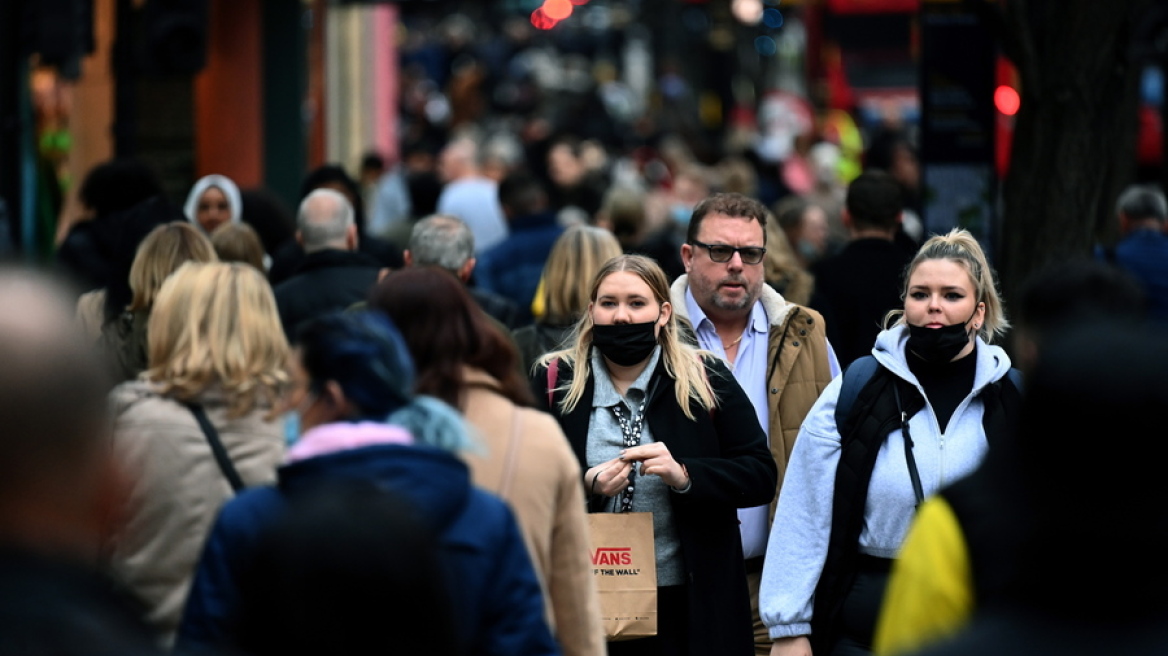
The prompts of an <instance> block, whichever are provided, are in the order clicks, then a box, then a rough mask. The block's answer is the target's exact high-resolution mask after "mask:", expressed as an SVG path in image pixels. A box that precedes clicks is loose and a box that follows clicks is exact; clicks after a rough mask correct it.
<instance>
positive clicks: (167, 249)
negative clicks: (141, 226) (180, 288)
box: [126, 221, 219, 312]
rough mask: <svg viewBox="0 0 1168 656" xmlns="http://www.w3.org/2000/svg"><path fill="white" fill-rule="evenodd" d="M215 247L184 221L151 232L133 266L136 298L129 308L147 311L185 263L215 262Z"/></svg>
mask: <svg viewBox="0 0 1168 656" xmlns="http://www.w3.org/2000/svg"><path fill="white" fill-rule="evenodd" d="M218 259H219V258H218V257H217V256H216V255H215V248H214V247H213V246H212V245H211V241H210V240H208V239H207V237H206V235H204V234H203V233H202V231H200V230H199V229H198V228H196V227H195V226H193V225H191V224H190V223H186V222H184V221H174V222H173V223H167V224H164V225H160V226H158V227H157V228H155V229H153V230H151V231H150V234H148V235H146V238H145V239H143V240H142V243H141V244H139V245H138V251H137V253H136V254H135V255H134V263H133V264H132V265H130V291H131V292H132V293H133V298H132V299H131V300H130V305H129V306H128V307H127V308H126V309H127V310H130V311H131V312H133V311H135V310H143V311H148V310H150V308H151V307H152V306H153V305H154V299H155V297H156V296H158V290H159V289H160V288H161V287H162V283H163V282H164V281H165V280H166V278H167V277H168V276H170V274H172V273H174V272H175V271H176V270H177V269H178V268H179V267H180V266H182V265H183V264H184V263H186V262H215V261H216V260H218Z"/></svg>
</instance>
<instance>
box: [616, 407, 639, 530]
mask: <svg viewBox="0 0 1168 656" xmlns="http://www.w3.org/2000/svg"><path fill="white" fill-rule="evenodd" d="M623 407H624V404H622V403H617V404H616V405H614V406H612V412H613V414H615V415H616V422H617V423H618V424H620V428H621V434H622V436H623V437H624V442H625V448H626V449H631V448H633V447H635V446H640V444H641V427H642V426H643V425H644V422H645V399H641V404H640V406H638V408H637V411H636V412H635V413H634V414H633V416H632V417H625V414H624V412H623V410H622V408H623ZM637 464H639V463H633V469H632V470H631V471H630V472H629V486H628V487H627V488H625V491H624V492H622V493H621V499H620V512H629V511H631V510H632V509H633V492H635V491H636V487H637Z"/></svg>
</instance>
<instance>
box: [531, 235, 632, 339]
mask: <svg viewBox="0 0 1168 656" xmlns="http://www.w3.org/2000/svg"><path fill="white" fill-rule="evenodd" d="M620 254H621V247H620V242H618V241H617V239H616V237H614V236H613V234H612V233H611V232H609V231H608V230H605V229H604V228H597V227H594V226H585V225H578V226H572V227H571V228H568V229H567V230H565V231H564V234H562V235H560V236H559V237H558V238H557V239H556V242H555V244H553V245H552V250H551V253H549V254H548V259H547V264H545V265H544V269H543V280H544V285H543V294H544V303H545V306H544V307H546V308H547V314H546V315H545V316H546V319H547V323H550V324H554V325H563V324H568V323H571V322H573V321H576V320H578V319H579V318H580V315H581V314H584V312H585V310H587V309H588V300H589V298H588V294H589V292H590V291H591V288H592V280H593V278H595V277H596V272H597V271H599V270H600V267H601V266H603V265H604V263H605V262H608V261H609V260H611V259H612V258H614V257H616V256H618V255H620Z"/></svg>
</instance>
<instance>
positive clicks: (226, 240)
mask: <svg viewBox="0 0 1168 656" xmlns="http://www.w3.org/2000/svg"><path fill="white" fill-rule="evenodd" d="M211 245H212V246H214V247H215V253H216V254H218V255H219V261H220V262H242V263H244V264H250V265H252V266H253V267H255V269H256V270H257V271H259V272H260V273H265V274H266V271H265V269H264V244H263V242H261V241H260V236H259V234H257V233H256V231H255V228H252V227H251V226H249V225H248V224H246V223H224V224H223V225H221V226H219V227H218V228H215V231H214V232H212V233H211Z"/></svg>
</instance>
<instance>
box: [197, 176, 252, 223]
mask: <svg viewBox="0 0 1168 656" xmlns="http://www.w3.org/2000/svg"><path fill="white" fill-rule="evenodd" d="M183 214H184V215H186V217H187V220H188V221H190V222H191V223H193V224H195V225H197V226H199V227H200V228H202V229H203V232H205V233H207V235H208V236H210V235H211V233H212V232H215V228H218V227H219V226H221V225H223V224H225V223H239V222H240V221H241V220H242V218H243V201H242V200H240V196H239V187H238V186H237V185H236V184H235V183H234V182H232V181H231V178H228V177H227V176H223V175H215V174H212V175H207V176H203V177H202V178H199V180H198V181H197V182H195V185H194V186H193V187H191V192H190V193H189V194H187V202H186V203H185V204H184V205H183Z"/></svg>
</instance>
